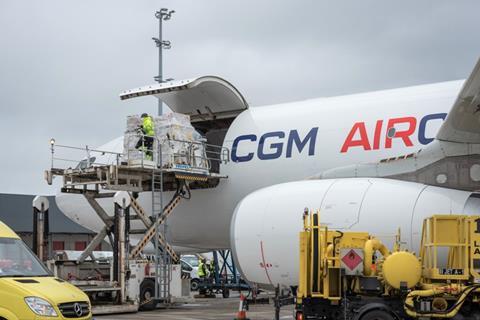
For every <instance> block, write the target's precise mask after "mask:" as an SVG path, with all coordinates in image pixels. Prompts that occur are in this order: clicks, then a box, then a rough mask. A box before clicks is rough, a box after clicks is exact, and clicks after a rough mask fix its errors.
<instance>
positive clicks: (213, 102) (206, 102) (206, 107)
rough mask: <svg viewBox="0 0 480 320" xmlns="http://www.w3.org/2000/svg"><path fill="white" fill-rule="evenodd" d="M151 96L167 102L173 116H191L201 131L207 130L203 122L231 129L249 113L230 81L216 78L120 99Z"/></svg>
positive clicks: (131, 93) (150, 89) (148, 89)
mask: <svg viewBox="0 0 480 320" xmlns="http://www.w3.org/2000/svg"><path fill="white" fill-rule="evenodd" d="M152 95H153V96H155V97H157V98H158V99H160V100H162V101H163V102H165V103H166V104H167V105H168V107H169V108H170V109H172V110H173V111H174V112H179V113H183V114H188V115H190V119H191V122H192V124H193V125H194V126H198V127H204V126H202V125H200V123H202V122H212V121H213V122H216V123H217V124H218V125H220V123H221V122H222V121H221V120H224V121H225V120H226V121H227V122H229V124H228V126H229V125H230V123H231V121H232V120H233V119H234V118H236V116H237V115H239V114H240V113H241V112H242V111H244V110H246V109H248V104H247V102H246V101H245V99H244V97H243V96H242V94H241V93H240V92H239V91H238V90H237V89H236V88H235V87H234V86H233V85H232V84H230V83H229V82H228V81H226V80H224V79H222V78H219V77H215V76H205V77H200V78H196V79H189V80H179V81H172V82H165V83H159V84H153V85H149V86H146V87H142V88H138V89H131V90H126V91H124V92H122V93H121V94H120V98H121V99H122V100H126V99H131V98H136V97H142V96H152ZM228 120H230V121H228ZM221 127H224V125H223V126H221Z"/></svg>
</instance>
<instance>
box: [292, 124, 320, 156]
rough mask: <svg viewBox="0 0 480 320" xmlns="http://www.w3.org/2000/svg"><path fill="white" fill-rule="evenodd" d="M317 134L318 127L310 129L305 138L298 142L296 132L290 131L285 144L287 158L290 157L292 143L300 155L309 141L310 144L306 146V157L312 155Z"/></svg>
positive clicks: (298, 138)
mask: <svg viewBox="0 0 480 320" xmlns="http://www.w3.org/2000/svg"><path fill="white" fill-rule="evenodd" d="M317 132H318V127H317V128H312V129H311V130H310V132H309V133H308V134H307V135H306V136H305V138H304V139H303V140H300V136H299V135H298V131H297V130H292V131H290V134H289V136H288V143H287V158H291V157H292V149H293V144H294V143H295V145H296V146H297V150H298V152H299V153H301V152H302V150H303V148H305V146H306V145H307V143H308V142H309V141H310V144H309V146H308V155H309V156H312V155H314V154H315V142H316V141H317Z"/></svg>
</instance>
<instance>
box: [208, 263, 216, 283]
mask: <svg viewBox="0 0 480 320" xmlns="http://www.w3.org/2000/svg"><path fill="white" fill-rule="evenodd" d="M207 267H208V276H209V277H210V278H212V279H213V278H214V276H215V264H214V262H213V260H210V261H209V262H208V263H207Z"/></svg>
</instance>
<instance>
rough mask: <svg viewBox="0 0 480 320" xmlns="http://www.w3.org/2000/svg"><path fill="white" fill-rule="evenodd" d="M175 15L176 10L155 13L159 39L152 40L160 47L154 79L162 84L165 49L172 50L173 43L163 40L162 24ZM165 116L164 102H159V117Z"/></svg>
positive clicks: (163, 10) (163, 9)
mask: <svg viewBox="0 0 480 320" xmlns="http://www.w3.org/2000/svg"><path fill="white" fill-rule="evenodd" d="M173 13H175V10H168V9H167V8H162V9H160V11H156V12H155V18H157V19H158V38H155V37H154V38H152V40H153V41H155V44H156V46H157V47H158V75H157V76H155V77H154V79H155V81H157V82H158V83H162V82H163V81H164V80H163V49H167V50H168V49H170V48H171V47H172V43H171V42H170V41H168V40H163V36H162V23H163V21H164V20H165V21H167V20H170V19H171V18H172V14H173ZM162 114H163V102H162V101H161V100H160V99H159V100H158V115H162Z"/></svg>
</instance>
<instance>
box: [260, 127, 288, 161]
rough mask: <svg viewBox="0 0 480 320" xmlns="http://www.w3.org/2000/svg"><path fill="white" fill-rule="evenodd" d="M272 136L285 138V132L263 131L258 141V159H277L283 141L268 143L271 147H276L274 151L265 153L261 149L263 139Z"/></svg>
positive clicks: (263, 142) (280, 152)
mask: <svg viewBox="0 0 480 320" xmlns="http://www.w3.org/2000/svg"><path fill="white" fill-rule="evenodd" d="M273 137H278V138H285V133H284V132H282V131H275V132H268V133H265V134H264V135H263V136H261V137H260V141H259V142H258V158H259V159H261V160H271V159H277V158H279V157H280V156H281V155H282V150H283V143H272V144H271V145H270V148H271V149H277V151H275V152H274V153H265V152H264V151H263V149H264V148H263V147H264V144H265V140H266V139H267V138H273Z"/></svg>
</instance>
